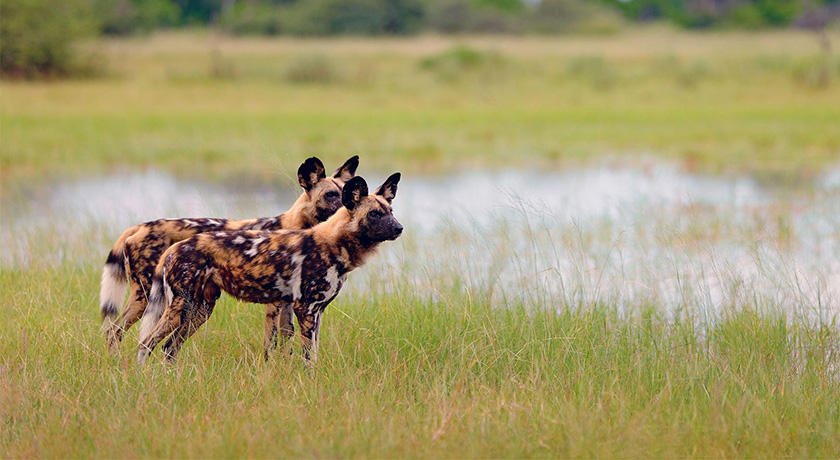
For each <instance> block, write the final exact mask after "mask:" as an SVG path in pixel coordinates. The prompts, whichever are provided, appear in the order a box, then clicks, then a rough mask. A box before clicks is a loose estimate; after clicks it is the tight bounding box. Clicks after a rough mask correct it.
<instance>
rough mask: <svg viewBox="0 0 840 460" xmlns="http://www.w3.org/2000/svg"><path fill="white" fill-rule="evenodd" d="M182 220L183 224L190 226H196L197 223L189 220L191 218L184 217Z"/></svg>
mask: <svg viewBox="0 0 840 460" xmlns="http://www.w3.org/2000/svg"><path fill="white" fill-rule="evenodd" d="M183 222H184V223H185V224H187V225H189V226H190V227H198V224H197V223H196V222H193V221H191V220H189V219H184V220H183Z"/></svg>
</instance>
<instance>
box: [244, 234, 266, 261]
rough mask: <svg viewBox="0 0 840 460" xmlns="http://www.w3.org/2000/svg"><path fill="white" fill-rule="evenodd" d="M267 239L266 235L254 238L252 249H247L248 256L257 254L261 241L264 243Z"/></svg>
mask: <svg viewBox="0 0 840 460" xmlns="http://www.w3.org/2000/svg"><path fill="white" fill-rule="evenodd" d="M265 240H266V237H264V236H261V237H259V238H254V239H253V240H251V243H252V244H251V249H249V250H247V251H245V255H246V256H248V257H254V256H256V255H257V253H258V252H259V245H260V243H262V242H263V241H265Z"/></svg>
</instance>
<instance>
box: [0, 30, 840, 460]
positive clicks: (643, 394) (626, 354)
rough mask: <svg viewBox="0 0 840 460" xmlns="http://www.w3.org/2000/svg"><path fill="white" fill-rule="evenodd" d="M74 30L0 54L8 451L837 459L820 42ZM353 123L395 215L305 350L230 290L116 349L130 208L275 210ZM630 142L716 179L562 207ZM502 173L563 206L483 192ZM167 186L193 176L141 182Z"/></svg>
mask: <svg viewBox="0 0 840 460" xmlns="http://www.w3.org/2000/svg"><path fill="white" fill-rule="evenodd" d="M829 36H830V38H831V39H832V40H834V41H835V42H840V36H838V35H837V34H836V33H831V34H829ZM83 48H84V49H83V51H84V52H85V53H88V54H89V55H91V56H95V57H96V59H98V60H101V61H102V62H104V64H102V65H101V69H100V71H99V73H100V75H99V76H96V77H95V78H91V79H80V80H69V81H39V82H20V81H3V82H2V84H0V85H2V89H1V90H0V153H1V154H2V158H1V161H2V162H1V163H0V167H2V169H0V175H1V176H2V179H3V184H2V189H0V191H2V203H0V204H2V208H0V212H2V221H0V226H2V233H1V234H0V252H2V254H0V255H2V257H0V262H1V263H2V267H0V287H2V289H0V457H48V458H56V457H60V458H65V457H208V458H219V457H225V458H227V457H421V458H428V457H447V458H453V457H506V458H519V457H542V458H556V457H642V456H652V457H822V458H836V457H838V456H840V325H838V323H837V313H838V309H840V305H838V300H840V299H838V294H837V292H838V291H837V288H836V283H837V282H838V280H840V275H838V268H837V267H838V260H840V249H839V248H840V242H838V239H840V236H838V235H840V218H838V216H840V200H838V183H840V179H838V173H837V170H838V169H837V168H838V160H840V75H838V73H840V65H839V64H838V63H837V60H836V58H832V57H825V56H822V55H821V54H820V52H819V47H818V45H817V41H816V39H815V38H814V37H813V36H812V35H809V34H807V33H803V32H763V33H753V34H745V33H714V34H688V33H678V32H672V31H669V30H666V29H658V28H657V29H644V30H635V31H627V32H623V33H620V34H617V35H608V36H594V37H592V36H589V37H577V36H570V37H457V38H441V37H431V36H421V37H410V38H399V39H398V38H388V39H373V38H371V39H363V38H353V39H341V40H314V39H312V40H301V39H244V38H230V37H224V36H216V35H212V34H207V33H204V32H194V33H184V34H169V33H167V34H156V35H153V36H150V37H146V38H142V39H126V40H107V41H100V42H96V43H88V44H85V45H84V47H83ZM354 154H358V155H360V156H361V166H360V169H359V173H360V174H361V175H363V176H365V177H366V178H368V179H369V182H370V183H371V185H372V184H374V183H378V182H377V180H378V179H381V178H383V177H384V176H385V175H386V174H387V173H390V172H391V171H395V170H399V171H401V172H402V173H403V181H402V182H401V184H400V187H401V189H400V192H399V193H398V194H397V197H396V198H395V200H394V205H395V213H396V215H397V216H398V218H399V219H400V220H401V221H402V222H403V223H404V224H405V226H406V232H405V235H404V236H403V237H401V238H400V239H399V240H397V241H396V242H391V243H386V244H385V245H383V248H382V251H381V253H380V254H377V255H375V256H374V257H372V258H371V260H370V261H369V262H368V264H367V265H366V266H365V267H362V268H361V269H359V270H357V272H354V273H352V274H351V275H350V276H349V278H348V282H347V287H346V288H345V290H344V291H343V292H342V293H341V294H340V295H339V296H338V298H337V299H336V301H335V302H333V304H331V305H330V306H329V307H328V309H327V313H326V315H325V317H324V323H323V327H322V338H321V346H320V354H319V359H318V363H317V366H315V368H314V371H313V372H311V373H310V371H309V370H308V369H307V368H306V367H305V366H304V364H303V362H302V358H301V357H300V353H299V349H300V347H299V342H298V341H297V340H295V341H294V343H293V344H291V349H292V350H293V353H292V354H291V355H289V354H288V353H287V352H286V350H281V351H279V352H278V353H277V354H276V355H275V356H271V357H270V358H269V359H268V360H267V361H264V360H263V357H262V322H263V309H262V307H260V306H256V305H247V304H244V303H240V302H237V301H235V300H233V299H231V298H230V297H228V296H223V297H222V299H221V300H220V302H219V304H218V305H217V307H216V311H215V313H214V315H213V317H212V318H211V319H210V320H209V321H208V323H207V324H206V325H205V326H204V327H202V329H201V330H200V331H199V332H198V333H197V334H196V335H195V336H194V337H193V339H191V340H190V341H188V342H187V344H186V345H185V346H184V349H183V351H182V352H181V354H180V356H179V361H178V362H177V363H175V364H168V363H166V362H164V360H163V359H162V358H161V353H160V351H159V350H157V351H156V352H155V353H154V354H153V355H152V357H151V359H150V361H149V363H147V365H146V366H145V368H140V367H139V366H137V364H136V362H135V356H136V353H135V352H136V338H137V332H136V328H134V329H132V330H131V331H129V333H128V334H127V337H126V340H125V342H124V343H123V345H122V347H121V352H120V353H119V354H114V355H112V354H109V353H108V352H107V350H106V349H105V344H104V337H103V335H102V332H101V330H100V324H99V322H100V319H99V312H98V290H99V276H100V273H101V270H102V265H103V263H104V261H105V257H106V255H107V252H108V250H109V249H110V246H111V245H112V244H113V242H114V240H115V239H116V238H117V237H118V236H119V234H120V232H121V231H122V230H123V229H124V228H125V227H126V226H128V225H130V224H132V223H137V222H140V221H142V220H147V219H151V218H155V217H164V216H167V215H168V213H169V212H170V210H172V212H173V213H179V215H180V213H192V212H198V211H197V210H202V209H206V210H207V211H206V212H208V213H222V212H229V213H230V214H231V215H226V217H233V218H245V217H254V216H251V215H248V214H247V213H248V212H253V213H257V212H259V213H263V214H270V213H273V212H274V213H280V212H282V210H284V209H285V208H286V207H288V205H289V204H291V200H292V199H293V197H294V195H295V193H296V191H295V183H296V181H295V179H294V171H295V170H296V168H297V165H298V164H299V163H300V162H301V161H302V160H303V159H304V158H305V157H307V156H310V155H318V156H319V157H321V158H322V159H323V160H324V163H325V164H326V165H327V167H328V168H333V167H334V166H333V165H338V164H340V162H341V161H343V160H344V159H346V158H347V157H349V156H351V155H354ZM640 158H641V159H642V160H641V161H645V162H652V163H653V164H654V165H655V166H653V167H651V168H645V167H642V168H640V169H639V171H641V172H639V174H638V175H639V177H641V178H642V179H639V180H641V181H642V182H640V183H641V184H649V182H646V181H647V179H645V178H646V177H648V176H653V177H654V178H656V177H665V179H663V180H662V181H661V182H664V183H665V184H666V185H667V184H669V183H671V182H676V183H683V182H691V183H692V184H695V186H696V187H697V190H700V191H704V190H705V191H709V192H710V193H712V192H719V191H720V189H733V190H736V192H737V193H735V192H733V193H735V195H733V196H736V197H737V200H735V199H733V200H731V201H732V202H735V201H737V202H738V203H737V204H732V203H730V200H729V199H728V198H722V199H720V200H719V201H709V202H706V201H703V200H702V198H701V199H700V200H699V202H694V201H687V202H682V201H673V202H671V201H668V202H666V205H665V206H662V205H660V204H659V203H660V201H655V202H653V203H641V204H638V203H637V204H638V206H637V207H629V206H628V207H627V209H622V213H619V214H616V215H612V214H610V213H609V212H605V213H595V212H594V211H590V212H587V211H586V208H587V205H586V203H589V201H587V200H586V199H584V198H585V197H586V196H587V194H586V193H585V191H586V189H587V187H588V186H590V185H591V186H592V194H593V195H594V194H596V192H597V188H596V187H597V186H599V187H603V184H600V185H598V180H596V179H598V178H600V177H604V176H601V175H599V174H600V172H598V171H601V170H600V169H599V170H597V171H596V172H595V173H593V172H591V171H590V172H588V173H586V174H589V176H585V177H592V178H594V179H593V180H591V181H587V180H583V181H582V182H581V185H580V186H577V187H576V186H571V187H570V186H568V185H566V186H564V185H563V184H564V183H568V182H570V181H573V180H574V176H575V174H576V173H575V171H589V170H587V169H586V168H588V166H587V165H591V164H593V162H594V163H595V164H599V165H601V164H607V165H610V166H609V167H610V168H611V167H613V166H612V165H614V164H619V165H621V164H625V163H633V162H636V161H640V160H639V159H640ZM660 164H665V165H667V166H665V167H664V168H665V171H666V172H667V171H670V172H669V173H659V172H657V171H660V169H658V168H661V167H660V166H658V165H660ZM578 168H580V169H578ZM511 170H515V171H520V173H517V174H522V175H525V176H524V177H525V183H526V184H529V185H530V186H532V187H533V188H535V189H539V190H544V191H545V193H542V195H543V196H544V197H545V198H551V197H550V196H549V195H551V194H552V193H557V194H561V193H570V195H569V196H580V197H584V198H581V200H579V201H580V202H582V203H584V204H580V203H569V205H570V206H569V207H568V208H562V207H561V206H558V205H553V204H550V203H549V205H548V206H549V207H550V209H549V210H546V209H544V208H542V207H540V206H537V205H535V204H534V203H532V202H528V200H527V199H525V198H521V197H520V195H524V196H527V195H528V193H527V192H528V190H526V189H527V186H526V187H521V188H520V189H519V190H514V191H512V192H511V193H510V194H509V195H508V197H507V198H506V199H505V200H502V199H500V200H499V204H500V206H502V207H504V208H505V209H506V210H507V211H505V212H501V213H500V214H499V215H498V216H496V215H495V214H492V213H484V211H481V212H479V210H478V209H477V208H478V204H482V205H483V203H482V199H481V197H485V196H486V197H487V198H486V199H485V200H490V199H491V198H494V197H496V196H497V195H493V194H491V193H487V191H488V188H486V187H485V188H482V187H484V186H482V185H481V184H482V181H481V179H482V178H484V177H492V178H496V179H498V178H499V177H502V178H504V177H520V176H504V175H501V176H499V175H498V174H497V172H498V171H511ZM535 171H538V172H539V174H537V173H536V172H535ZM633 171H636V170H631V172H629V173H624V172H619V173H617V174H616V175H607V176H606V177H609V178H617V179H610V180H618V181H620V180H627V181H629V182H630V183H631V184H635V183H636V182H634V181H636V180H637V179H636V175H634V174H635V172H633ZM651 171H652V172H651ZM674 171H677V172H674ZM832 171H833V172H832ZM672 173H673V174H672ZM528 174H534V175H533V176H529V175H528ZM581 174H584V173H581ZM609 174H611V173H609ZM669 174H672V175H669ZM532 177H533V179H532ZM628 177H629V179H628ZM731 177H735V178H736V179H733V181H732V182H728V180H729V179H719V178H731ZM103 178H105V179H103ZM109 178H110V179H109ZM114 178H116V179H114ZM137 178H139V179H137ZM671 178H673V179H671ZM496 179H494V180H496ZM529 179H530V180H529ZM498 180H500V181H501V179H498ZM108 181H110V182H108ZM133 181H141V182H142V181H146V182H145V183H148V184H149V185H148V187H149V189H148V190H143V191H142V192H140V193H136V194H135V195H136V196H133V197H128V196H127V194H126V192H125V190H127V189H131V187H133V185H132V184H134V183H135V182H133ZM551 181H556V184H553V183H552V182H551ZM172 183H176V184H188V185H189V186H190V187H192V186H193V185H194V184H200V185H197V186H195V189H197V190H203V191H206V193H205V194H199V195H200V196H199V198H201V197H203V198H204V199H205V200H206V202H201V203H200V206H198V207H196V205H194V204H193V202H194V201H195V200H196V198H195V196H192V195H190V194H187V193H184V194H182V195H179V194H177V193H173V196H172V197H171V199H169V201H168V203H171V205H161V204H160V203H158V201H157V200H160V193H158V191H156V190H155V188H157V189H164V190H170V189H169V188H167V187H174V188H172V189H171V190H175V191H178V190H187V189H185V188H178V187H176V186H172V185H171V184H172ZM464 183H467V184H468V186H465V185H463V184H464ZM68 184H69V185H68ZM102 184H110V186H109V187H110V188H102V187H103V186H102ZM190 184H193V185H190ZM418 184H420V185H418ZM442 184H444V185H446V187H445V188H444V187H443V185H442ZM474 184H475V186H473V185H474ZM732 184H735V185H732ZM498 185H499V187H503V186H504V185H505V184H504V183H500V184H498ZM275 187H276V188H277V189H282V193H281V194H278V196H281V198H278V202H277V203H276V206H275V205H274V204H273V203H271V204H269V205H256V206H255V205H254V200H255V199H262V198H259V197H261V196H263V195H261V194H260V193H262V192H259V193H254V194H253V195H248V198H247V199H241V200H240V201H239V202H237V203H236V204H234V205H231V204H230V203H228V202H226V201H225V200H224V197H225V196H226V195H228V194H230V195H234V194H237V193H241V190H242V189H246V190H252V189H254V188H256V189H257V190H259V191H264V190H268V191H271V190H272V189H273V188H275ZM564 187H565V188H564ZM444 189H445V190H447V191H451V195H449V196H447V195H445V194H444V193H443V192H441V190H444ZM569 189H571V191H564V190H569ZM745 189H746V192H744V190H745ZM189 190H192V189H189ZM471 190H472V193H473V194H478V197H476V196H472V197H470V196H469V195H470V193H471V192H470V191H471ZM578 190H579V191H580V195H573V194H571V193H572V192H576V191H578ZM491 191H492V190H491ZM448 193H449V192H448ZM456 193H457V194H460V196H457V195H456ZM698 193H699V192H698ZM111 194H113V197H111ZM452 195H456V196H452ZM665 195H667V194H665ZM269 196H272V195H270V194H269ZM650 196H654V195H650ZM725 196H728V195H725ZM253 197H257V198H253ZM290 197H292V198H290ZM644 197H648V195H644V196H643V198H644ZM791 197H793V198H791ZM644 199H648V198H644ZM121 200H124V204H122V205H121V204H120V203H121ZM449 200H452V201H455V200H460V202H465V203H473V204H476V207H470V206H466V207H457V206H451V207H447V205H446V202H447V201H449ZM651 200H652V198H651ZM657 200H660V198H657ZM77 201H90V202H92V203H94V204H92V205H89V206H87V207H86V205H85V203H78V202H77ZM429 201H432V205H425V206H421V205H423V204H424V203H428V202H429ZM150 202H152V203H153V205H149V204H148V203H150ZM741 202H745V203H746V204H742V203H741ZM417 203H420V204H417ZM154 206H158V207H154ZM238 206H239V207H238ZM401 206H404V207H403V208H401ZM593 206H595V205H593ZM102 208H105V209H107V210H106V211H102ZM255 208H256V209H255ZM631 208H632V209H631ZM80 209H83V210H87V211H85V212H81V211H79V210H80ZM610 209H612V208H610ZM436 210H438V211H436ZM456 210H457V212H456ZM570 210H571V211H570ZM421 211H422V212H421ZM564 212H566V213H571V215H565V214H564ZM155 213H161V215H157V214H155ZM634 213H636V214H634ZM109 214H113V216H109ZM494 216H496V217H497V218H494ZM184 217H187V216H184ZM473 217H474V220H471V219H472V218H473ZM464 222H466V223H464Z"/></svg>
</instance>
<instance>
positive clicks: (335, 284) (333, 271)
mask: <svg viewBox="0 0 840 460" xmlns="http://www.w3.org/2000/svg"><path fill="white" fill-rule="evenodd" d="M344 278H345V277H344V276H341V277H340V276H338V269H337V268H335V267H330V268H328V269H327V276H326V277H325V278H324V279H325V280H326V281H327V283H329V284H330V287H329V289H327V290H326V291H324V292H323V294H324V300H322V301H320V302H312V303H311V304H309V309H308V312H309V313H312V311H313V310H314V311H315V312H316V314H319V312H321V311H323V309H322V308H321V306H322V305H324V304H326V303H327V302H329V301H331V300H332V299H333V297H335V295H336V294H338V290H339V289H341V285H342V284H344ZM315 307H318V308H317V309H316V308H315Z"/></svg>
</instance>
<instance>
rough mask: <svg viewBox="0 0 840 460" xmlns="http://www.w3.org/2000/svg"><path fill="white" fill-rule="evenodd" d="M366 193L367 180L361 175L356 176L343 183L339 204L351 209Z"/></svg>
mask: <svg viewBox="0 0 840 460" xmlns="http://www.w3.org/2000/svg"><path fill="white" fill-rule="evenodd" d="M367 195H368V187H367V182H365V180H364V179H363V178H362V177H361V176H356V177H354V178H352V179H350V180H349V181H347V183H346V184H344V190H342V192H341V204H343V205H344V207H345V208H347V209H349V210H351V211H352V210H353V209H354V208H355V207H356V205H358V204H359V202H360V201H362V198H364V197H366V196H367Z"/></svg>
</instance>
